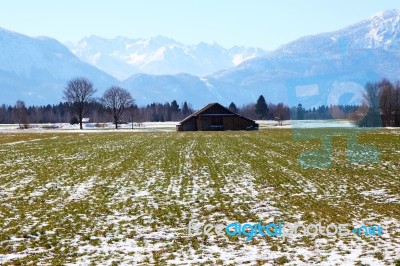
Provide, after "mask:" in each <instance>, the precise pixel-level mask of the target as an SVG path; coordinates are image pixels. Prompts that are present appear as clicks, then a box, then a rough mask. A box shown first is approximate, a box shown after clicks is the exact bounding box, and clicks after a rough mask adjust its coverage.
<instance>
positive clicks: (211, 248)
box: [0, 129, 400, 265]
mask: <svg viewBox="0 0 400 266" xmlns="http://www.w3.org/2000/svg"><path fill="white" fill-rule="evenodd" d="M324 133H325V132H324V131H323V130H322V131H321V132H320V134H324ZM0 137H1V138H0V169H1V172H0V225H2V227H1V229H2V230H1V231H0V263H1V262H3V263H4V264H7V263H8V264H10V265H18V264H20V265H25V264H28V263H32V264H51V265H62V264H66V263H77V264H79V263H81V262H82V261H86V262H91V263H93V264H98V263H105V264H112V263H114V264H118V263H119V262H130V263H142V264H143V265H146V264H157V265H164V264H174V263H175V264H179V261H181V262H182V261H183V262H188V261H189V262H190V261H192V260H196V261H198V263H199V264H204V265H209V264H223V262H224V261H223V258H225V257H221V254H220V253H219V252H223V253H226V254H228V258H225V259H226V261H225V262H226V263H227V264H229V263H231V264H233V265H235V264H241V263H245V262H248V261H249V263H250V264H252V265H257V263H258V264H260V262H266V263H276V264H284V263H287V262H290V263H296V262H301V263H307V264H315V263H319V262H323V261H326V260H327V257H329V255H330V252H331V251H332V250H336V251H337V252H338V253H339V254H341V256H342V257H341V258H342V259H343V261H342V262H344V261H346V256H349V254H348V252H345V251H343V250H348V249H352V248H356V247H357V248H359V249H361V255H360V259H361V258H363V256H369V257H370V258H375V259H379V261H380V262H385V263H389V264H390V263H393V262H394V261H395V260H396V259H397V260H399V259H400V258H399V255H398V251H399V247H400V241H399V239H400V232H399V229H398V223H399V221H400V212H399V209H400V206H399V203H400V199H399V198H400V196H399V195H400V175H399V172H400V141H399V139H400V135H399V131H390V130H383V131H376V132H369V133H368V132H360V133H359V134H358V137H359V141H360V143H367V144H370V145H373V146H375V147H376V148H378V149H379V150H380V152H381V160H380V161H379V162H378V163H374V164H364V165H363V164H351V163H349V162H348V161H346V156H345V152H346V138H345V137H340V136H338V137H334V139H333V154H332V155H333V160H334V161H333V165H332V166H331V167H330V168H327V169H303V168H301V167H300V166H299V163H298V158H299V155H300V153H301V152H303V151H306V150H310V149H318V148H319V147H321V141H320V140H318V139H311V140H298V141H296V140H294V139H293V137H292V131H291V130H286V129H272V130H261V131H259V132H167V133H114V132H107V133H85V134H80V133H44V134H43V133H41V134H24V133H18V134H1V136H0ZM372 190H381V191H383V194H379V193H378V194H376V193H375V194H374V193H370V194H368V195H365V193H363V192H365V191H372ZM270 218H273V219H274V221H275V222H278V221H281V222H299V221H303V222H304V223H305V224H310V223H319V222H321V223H322V224H324V225H327V224H329V223H337V224H339V223H348V224H355V223H360V224H362V223H366V224H370V225H374V224H382V225H383V227H384V229H385V231H384V232H386V233H387V234H388V235H389V237H388V238H381V237H376V238H373V239H372V238H367V237H357V236H351V237H344V238H336V237H331V238H329V237H328V238H325V239H326V241H322V240H324V239H323V237H319V236H318V237H316V238H315V239H313V238H309V237H301V238H298V239H295V240H291V239H286V240H285V241H282V240H281V239H279V238H271V237H269V238H268V237H267V239H263V238H261V237H256V238H255V239H253V240H252V241H250V242H247V241H245V240H244V238H243V237H240V238H238V237H236V238H231V239H225V238H222V237H218V236H216V235H215V234H214V235H211V236H209V237H207V236H204V235H198V236H189V235H188V234H187V225H188V223H189V221H190V220H191V219H194V220H197V221H200V222H206V223H211V224H217V223H223V224H227V223H228V222H232V221H239V222H257V221H265V220H266V219H270ZM339 241H340V242H341V244H340V245H339V246H340V248H342V251H340V250H339V249H338V245H337V243H338V242H339ZM251 247H256V248H258V249H259V250H261V251H262V252H261V253H259V254H257V255H254V256H253V259H252V258H250V259H249V258H245V256H244V255H246V254H247V252H248V248H251ZM343 248H344V249H343ZM373 248H377V250H375V251H373V250H371V249H373ZM216 250H219V251H218V252H216ZM300 250H307V251H309V252H308V253H305V254H303V252H301V251H300ZM378 250H379V251H378ZM192 251H193V252H192ZM10 254H14V255H17V258H14V259H6V258H7V256H8V255H10ZM396 256H397V257H396Z"/></svg>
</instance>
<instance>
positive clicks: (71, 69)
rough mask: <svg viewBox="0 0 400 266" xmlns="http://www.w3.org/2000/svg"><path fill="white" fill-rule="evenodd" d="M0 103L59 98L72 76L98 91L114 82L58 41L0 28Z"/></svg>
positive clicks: (30, 101) (53, 100) (36, 101)
mask: <svg viewBox="0 0 400 266" xmlns="http://www.w3.org/2000/svg"><path fill="white" fill-rule="evenodd" d="M0 50H1V53H0V103H6V104H14V103H15V101H16V100H17V99H22V100H24V101H26V102H27V104H49V103H57V102H59V101H61V100H62V90H63V88H64V87H65V85H66V83H67V82H68V80H70V79H71V78H73V77H76V76H84V77H87V78H88V79H90V80H91V81H92V82H93V83H94V85H95V86H96V87H97V88H99V89H100V91H101V90H103V89H105V88H106V87H108V86H110V85H111V84H116V83H117V82H118V81H117V80H116V79H115V78H113V77H112V76H110V75H108V74H106V73H104V72H102V71H100V70H99V69H97V68H95V67H93V66H91V65H89V64H87V63H83V62H82V61H80V60H79V59H78V58H77V57H76V56H75V55H74V54H72V53H71V52H70V51H69V50H68V48H67V47H65V46H64V45H62V44H61V43H59V42H58V41H56V40H54V39H51V38H47V37H38V38H31V37H28V36H25V35H22V34H18V33H15V32H11V31H8V30H5V29H1V28H0Z"/></svg>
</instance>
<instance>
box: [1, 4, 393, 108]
mask: <svg viewBox="0 0 400 266" xmlns="http://www.w3.org/2000/svg"><path fill="white" fill-rule="evenodd" d="M67 46H68V47H69V49H68V48H67V47H66V46H65V45H63V44H61V43H59V42H57V41H56V40H54V39H50V38H47V37H38V38H31V37H27V36H24V35H21V34H18V33H14V32H10V31H7V30H3V29H1V30H0V47H1V50H2V51H5V52H2V53H1V54H0V88H1V90H0V102H1V103H7V104H13V103H15V101H16V100H17V99H22V100H25V101H26V102H27V103H28V104H47V103H56V102H59V101H61V100H62V89H63V88H64V87H65V84H66V82H67V81H68V80H69V79H70V78H72V77H75V76H85V77H87V78H89V79H90V80H92V81H93V83H94V84H95V86H96V88H98V89H99V95H100V94H101V93H102V91H104V89H105V88H107V87H108V86H110V85H111V84H114V85H120V86H123V87H125V88H127V89H128V90H129V91H130V92H131V93H132V95H133V97H134V98H135V99H136V102H137V103H138V104H139V105H142V104H147V103H150V102H165V101H169V102H170V101H172V100H173V99H175V100H177V101H178V102H183V101H185V100H186V101H188V102H190V103H192V104H193V107H194V108H199V107H201V106H203V105H205V104H207V103H209V102H215V101H219V102H220V103H222V104H225V105H228V104H229V103H230V102H231V101H233V102H235V103H236V104H237V105H241V104H246V103H249V102H255V101H256V99H257V98H258V96H259V95H261V94H262V95H264V97H265V98H266V99H267V101H269V102H274V103H277V102H285V103H288V104H290V105H297V103H299V102H301V103H303V104H304V105H305V106H316V105H320V104H325V105H329V104H335V103H341V104H348V103H350V104H351V103H356V102H357V101H359V98H360V97H359V96H360V94H361V90H362V87H363V86H364V85H365V83H366V82H368V81H376V80H379V79H381V78H388V79H391V80H398V79H400V11H398V10H388V11H382V12H379V13H377V14H375V15H373V16H372V17H370V18H368V19H366V20H363V21H361V22H359V23H356V24H354V25H351V26H349V27H347V28H344V29H341V30H338V31H335V32H329V33H321V34H317V35H312V36H305V37H302V38H300V39H297V40H295V41H293V42H290V43H288V44H285V45H282V46H281V47H279V48H278V49H277V50H275V51H272V52H265V51H263V50H261V49H258V48H243V47H234V48H231V49H225V48H223V47H221V46H219V45H218V44H216V43H212V44H206V43H200V44H198V45H191V46H190V45H184V44H181V43H179V42H176V41H174V40H172V39H168V38H165V37H160V36H159V37H155V38H150V39H128V38H124V37H118V38H115V39H112V40H107V39H104V38H100V37H96V36H90V37H87V38H85V39H83V40H81V41H80V42H78V43H77V44H76V45H73V44H68V45H67ZM100 69H101V70H100Z"/></svg>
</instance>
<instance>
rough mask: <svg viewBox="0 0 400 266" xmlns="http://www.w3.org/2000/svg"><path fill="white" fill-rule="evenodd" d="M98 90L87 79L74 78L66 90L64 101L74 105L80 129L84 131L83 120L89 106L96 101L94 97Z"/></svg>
mask: <svg viewBox="0 0 400 266" xmlns="http://www.w3.org/2000/svg"><path fill="white" fill-rule="evenodd" d="M95 93H96V89H94V88H93V83H91V82H90V81H89V80H87V79H85V78H74V79H72V80H70V81H69V82H68V84H67V87H66V88H65V90H64V97H63V98H64V99H65V100H66V101H67V102H69V103H70V104H72V106H73V107H74V109H75V111H76V113H77V115H78V120H79V126H80V129H82V119H83V116H84V115H85V112H86V108H87V104H88V103H89V102H90V101H92V100H94V98H93V95H94V94H95Z"/></svg>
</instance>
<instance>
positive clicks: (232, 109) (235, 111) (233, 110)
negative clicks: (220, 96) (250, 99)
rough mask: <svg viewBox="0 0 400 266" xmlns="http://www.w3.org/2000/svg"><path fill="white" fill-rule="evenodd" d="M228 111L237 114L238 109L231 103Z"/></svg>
mask: <svg viewBox="0 0 400 266" xmlns="http://www.w3.org/2000/svg"><path fill="white" fill-rule="evenodd" d="M228 109H229V110H231V111H232V112H234V113H237V112H238V108H237V107H236V104H235V103H234V102H231V104H230V105H229V107H228Z"/></svg>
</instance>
